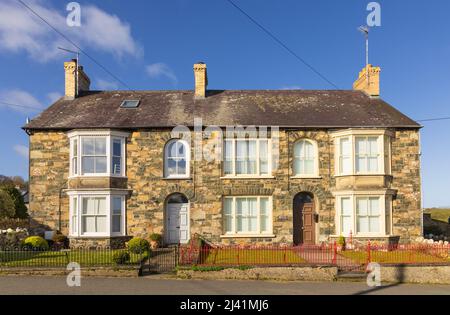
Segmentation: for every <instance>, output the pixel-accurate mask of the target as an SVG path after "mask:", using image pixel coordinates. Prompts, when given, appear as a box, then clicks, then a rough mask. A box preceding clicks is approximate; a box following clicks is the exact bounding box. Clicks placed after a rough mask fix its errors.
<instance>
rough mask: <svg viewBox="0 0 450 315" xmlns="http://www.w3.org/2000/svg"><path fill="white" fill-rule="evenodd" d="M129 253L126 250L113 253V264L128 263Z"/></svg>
mask: <svg viewBox="0 0 450 315" xmlns="http://www.w3.org/2000/svg"><path fill="white" fill-rule="evenodd" d="M130 259H131V258H130V253H129V252H128V251H126V250H119V251H117V252H115V253H114V254H113V256H112V260H113V262H115V263H116V264H118V265H124V264H126V263H128V262H130Z"/></svg>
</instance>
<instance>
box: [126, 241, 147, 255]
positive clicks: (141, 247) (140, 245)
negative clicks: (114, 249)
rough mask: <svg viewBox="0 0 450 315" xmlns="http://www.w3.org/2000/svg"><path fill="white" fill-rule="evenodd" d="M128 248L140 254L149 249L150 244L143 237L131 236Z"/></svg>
mask: <svg viewBox="0 0 450 315" xmlns="http://www.w3.org/2000/svg"><path fill="white" fill-rule="evenodd" d="M128 249H129V250H130V252H132V253H134V254H141V253H144V252H147V251H149V250H150V244H149V243H148V241H147V240H144V239H143V238H140V237H133V238H132V239H131V240H130V241H129V242H128Z"/></svg>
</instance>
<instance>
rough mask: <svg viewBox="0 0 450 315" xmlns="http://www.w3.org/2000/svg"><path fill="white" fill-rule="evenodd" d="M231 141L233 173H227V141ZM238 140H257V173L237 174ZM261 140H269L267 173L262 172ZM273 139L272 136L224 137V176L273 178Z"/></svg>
mask: <svg viewBox="0 0 450 315" xmlns="http://www.w3.org/2000/svg"><path fill="white" fill-rule="evenodd" d="M227 141H231V149H232V151H231V174H226V173H225V161H226V159H225V158H226V154H227V152H226V150H225V146H226V142H227ZM238 141H246V142H247V143H248V142H249V141H256V159H255V161H256V174H237V171H236V170H237V169H236V164H237V163H236V162H237V142H238ZM261 141H267V156H266V158H267V161H266V163H267V173H264V174H262V173H261V164H262V162H261V161H262V158H261V157H262V156H261V154H260V147H261V143H260V142H261ZM271 149H272V139H271V138H257V137H249V138H241V137H233V138H224V139H223V144H222V178H273V176H272V150H271Z"/></svg>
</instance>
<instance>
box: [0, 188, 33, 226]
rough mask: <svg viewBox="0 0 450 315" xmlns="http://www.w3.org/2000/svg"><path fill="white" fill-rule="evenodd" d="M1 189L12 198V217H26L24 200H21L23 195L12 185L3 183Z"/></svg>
mask: <svg viewBox="0 0 450 315" xmlns="http://www.w3.org/2000/svg"><path fill="white" fill-rule="evenodd" d="M1 190H3V191H4V192H6V193H7V194H8V195H9V196H10V197H11V199H12V201H13V204H14V214H13V217H14V218H18V219H25V218H27V217H28V213H27V211H28V209H27V206H25V202H24V200H23V196H22V194H21V193H20V191H19V190H18V189H17V188H16V187H14V186H13V185H5V186H3V187H1Z"/></svg>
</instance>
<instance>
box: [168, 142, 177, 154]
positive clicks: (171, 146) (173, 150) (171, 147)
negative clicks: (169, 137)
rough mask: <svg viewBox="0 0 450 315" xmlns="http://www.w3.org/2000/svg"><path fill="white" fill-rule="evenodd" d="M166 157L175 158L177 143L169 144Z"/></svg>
mask: <svg viewBox="0 0 450 315" xmlns="http://www.w3.org/2000/svg"><path fill="white" fill-rule="evenodd" d="M167 156H168V157H176V156H177V142H176V141H172V142H170V143H169V145H168V148H167Z"/></svg>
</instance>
